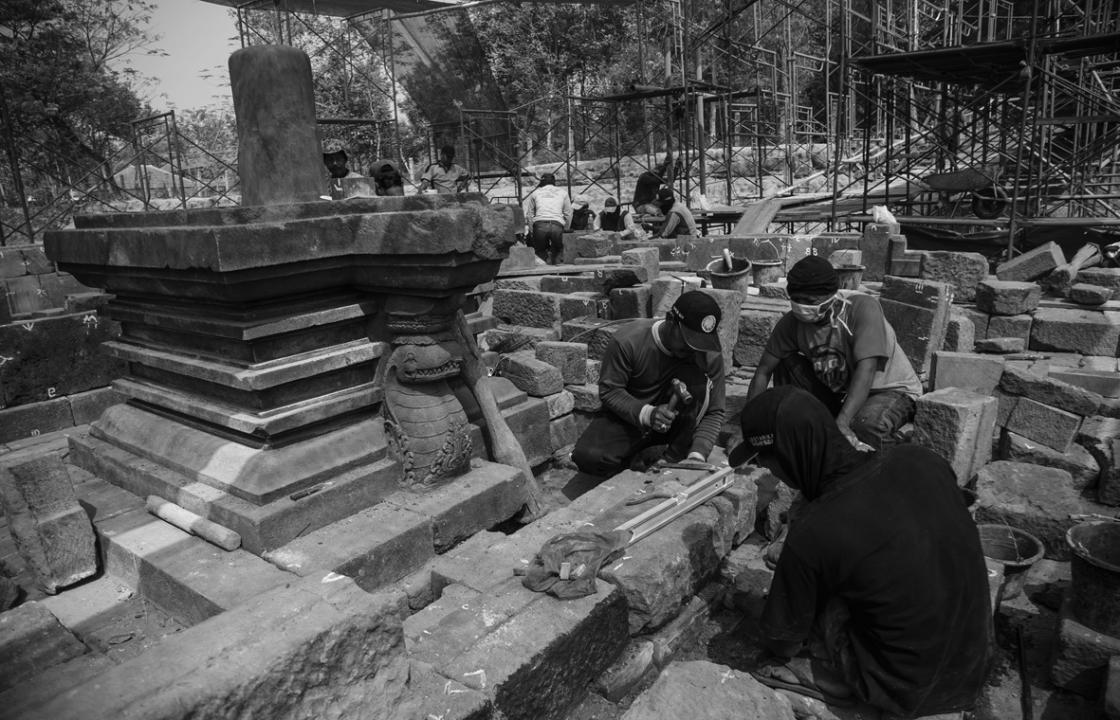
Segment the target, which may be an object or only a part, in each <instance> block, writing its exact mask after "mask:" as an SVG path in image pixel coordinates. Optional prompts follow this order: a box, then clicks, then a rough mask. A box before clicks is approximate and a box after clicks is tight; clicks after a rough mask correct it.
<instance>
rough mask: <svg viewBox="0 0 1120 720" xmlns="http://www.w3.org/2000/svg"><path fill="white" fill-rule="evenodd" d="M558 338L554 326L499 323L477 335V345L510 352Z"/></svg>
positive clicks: (533, 346)
mask: <svg viewBox="0 0 1120 720" xmlns="http://www.w3.org/2000/svg"><path fill="white" fill-rule="evenodd" d="M559 338H560V333H559V332H557V330H556V329H555V328H535V327H525V326H524V325H499V326H498V327H496V328H493V329H491V330H487V331H486V332H484V333H482V334H481V335H479V337H478V345H479V347H480V348H482V349H483V350H493V351H495V352H499V353H511V352H517V351H518V350H525V349H530V348H535V347H536V346H537V345H539V344H540V343H542V342H544V341H546V340H558V339H559Z"/></svg>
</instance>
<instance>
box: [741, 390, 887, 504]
mask: <svg viewBox="0 0 1120 720" xmlns="http://www.w3.org/2000/svg"><path fill="white" fill-rule="evenodd" d="M739 422H740V425H741V426H742V429H743V445H742V446H740V447H738V448H736V449H735V450H734V451H732V464H736V463H735V462H734V460H735V459H746V456H748V455H749V454H750V453H753V452H758V453H760V454H769V455H770V456H772V457H774V458H776V460H777V462H778V466H779V467H780V468H781V470H782V473H783V474H784V475H785V478H783V480H785V481H786V482H787V484H788V485H790V487H793V488H796V489H797V490H800V491H801V494H802V495H804V496H805V499H806V500H809V501H812V500H815V499H816V498H818V497H820V496H821V495H822V494H823V493H824V491H825V489H826V488H827V487H828V485H829V484H830V483H831V482H832V481H833V480H835V479H836V478H839V477H843V476H844V475H846V474H848V473H849V472H851V471H852V470H853V469H854V468H855V467H856V466H858V465H860V464H862V463H863V462H865V461H866V460H867V459H868V457H869V456H870V453H863V452H860V451H858V450H856V449H855V448H853V447H852V444H851V443H850V442H848V439H847V438H845V437H844V434H843V433H841V432H840V428H838V427H837V426H836V420H834V419H833V418H832V415H830V414H829V412H828V409H827V408H825V406H824V404H823V403H821V401H820V400H817V399H816V398H815V397H813V395H812V394H811V393H809V392H808V391H806V390H802V389H801V388H797V387H794V386H792V385H782V386H779V387H776V388H774V389H772V390H767V391H766V392H764V393H762V394H761V395H759V396H758V397H756V398H755V399H754V400H752V401H751V402H749V403H748V404H747V406H746V407H745V408H743V414H742V415H741V416H740V420H739Z"/></svg>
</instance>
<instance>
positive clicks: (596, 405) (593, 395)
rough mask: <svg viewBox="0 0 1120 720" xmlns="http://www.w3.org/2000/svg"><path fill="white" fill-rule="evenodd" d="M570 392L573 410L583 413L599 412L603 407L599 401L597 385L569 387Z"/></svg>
mask: <svg viewBox="0 0 1120 720" xmlns="http://www.w3.org/2000/svg"><path fill="white" fill-rule="evenodd" d="M568 391H569V392H571V394H572V398H573V408H574V409H575V410H580V411H582V412H598V411H599V410H600V409H602V407H603V403H602V401H601V400H599V386H598V385H597V384H590V383H589V384H587V385H569V386H568Z"/></svg>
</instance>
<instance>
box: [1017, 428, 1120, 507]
mask: <svg viewBox="0 0 1120 720" xmlns="http://www.w3.org/2000/svg"><path fill="white" fill-rule="evenodd" d="M999 459H1000V460H1011V461H1013V462H1020V463H1032V464H1034V465H1043V466H1045V467H1052V468H1058V469H1059V470H1065V471H1066V472H1068V473H1069V474H1070V478H1071V479H1072V486H1073V488H1074V490H1076V491H1077V492H1079V493H1080V492H1083V491H1085V490H1087V489H1089V488H1091V487H1093V486H1094V485H1096V483H1097V478H1098V476H1099V475H1100V472H1101V468H1100V465H1098V464H1097V461H1096V460H1095V459H1094V457H1093V454H1092V453H1090V452H1089V451H1088V450H1087V449H1085V448H1084V447H1082V446H1081V445H1077V444H1073V445H1070V447H1069V450H1067V451H1066V452H1058V451H1057V450H1054V449H1052V448H1049V447H1047V446H1045V445H1042V444H1040V443H1036V442H1033V441H1031V440H1029V439H1027V438H1025V437H1023V436H1022V435H1019V434H1018V433H1015V432H1011V431H1010V430H1003V431H1002V432H1001V433H1000V442H999Z"/></svg>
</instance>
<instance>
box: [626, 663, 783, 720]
mask: <svg viewBox="0 0 1120 720" xmlns="http://www.w3.org/2000/svg"><path fill="white" fill-rule="evenodd" d="M795 717H796V716H795V715H794V712H793V707H792V706H791V705H790V701H789V700H788V699H786V698H785V697H784V696H783V695H781V694H780V693H777V692H775V691H773V690H771V689H770V688H768V687H766V686H765V685H763V684H762V683H760V682H758V681H757V680H755V679H754V678H753V677H751V675H750V674H749V673H746V672H743V671H741V670H733V669H731V668H729V667H726V666H724V665H717V664H715V663H712V662H708V661H706V660H694V661H691V662H672V663H670V664H669V665H668V666H667V667H666V668H665V669H664V670H663V671H662V672H661V675H660V676H659V677H658V679H657V681H656V682H654V684H653V685H652V686H651V687H650V688H649V689H648V690H646V691H644V692H643V693H642V694H641V695H639V696H638V697H637V699H635V700H634V702H633V703H632V704H631V705H630V708H629V709H628V710H627V711H626V713H625V714H624V715H623V716H622V720H651V719H652V718H689V720H726V719H727V718H741V719H742V720H794V718H795Z"/></svg>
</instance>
